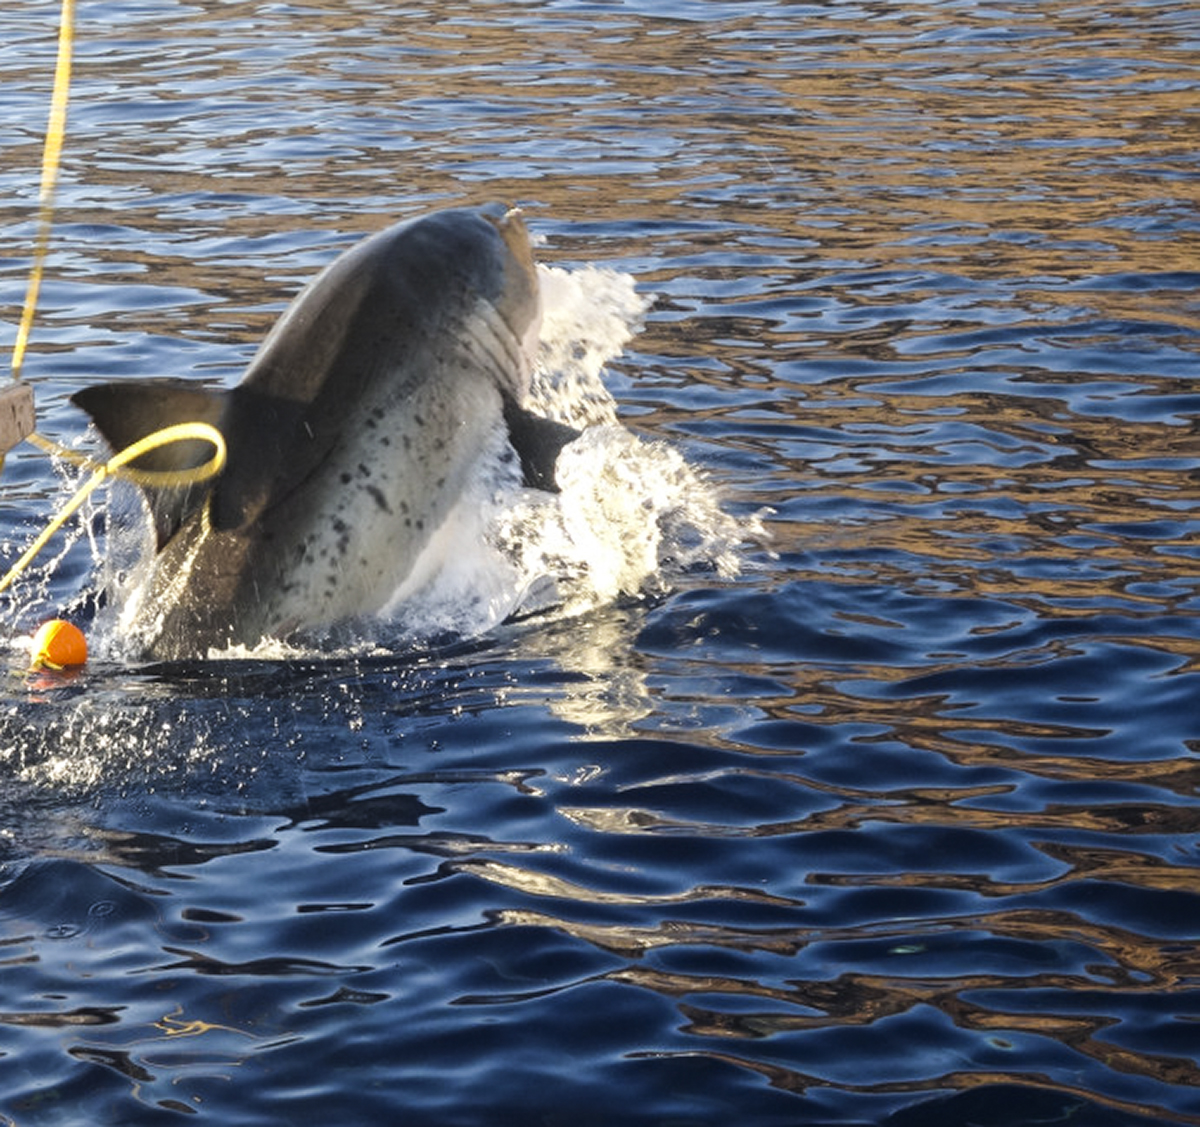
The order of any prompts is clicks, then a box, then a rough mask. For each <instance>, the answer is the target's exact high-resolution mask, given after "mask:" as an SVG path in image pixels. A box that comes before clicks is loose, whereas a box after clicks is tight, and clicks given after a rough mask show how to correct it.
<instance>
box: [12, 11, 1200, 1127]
mask: <svg viewBox="0 0 1200 1127" xmlns="http://www.w3.org/2000/svg"><path fill="white" fill-rule="evenodd" d="M6 11H7V14H6V15H5V16H4V17H2V18H0V22H2V23H3V25H4V27H5V34H4V35H3V36H0V42H2V43H3V47H0V59H2V61H3V67H2V68H0V107H2V108H3V116H2V117H0V123H2V128H0V187H2V189H3V190H2V191H0V200H2V201H3V202H2V203H0V246H2V247H3V252H2V254H3V257H2V258H0V303H2V304H3V306H4V313H3V318H2V319H3V323H4V326H5V327H4V328H3V335H4V343H5V346H6V347H8V345H9V344H10V343H11V339H12V337H13V336H14V335H15V324H16V320H17V317H18V314H19V309H20V304H21V301H22V299H23V297H24V287H25V281H26V277H27V272H28V268H29V262H30V256H31V248H32V241H33V234H34V222H33V221H34V217H35V214H36V190H37V175H38V164H39V160H40V146H41V137H42V131H43V128H44V122H45V110H46V106H47V104H48V97H49V88H50V79H51V75H52V70H53V58H54V35H55V26H56V20H57V14H58V13H57V8H56V7H55V5H53V4H50V3H41V2H33V0H21V3H19V4H17V5H16V6H15V7H12V8H11V11H8V10H6ZM1198 52H1200V20H1198V19H1197V16H1196V14H1195V12H1194V11H1193V9H1192V6H1190V5H1187V4H1184V3H1178V2H1174V0H1162V2H1155V0H1141V2H1139V0H1129V2H1128V3H1124V4H1120V5H1113V4H1101V3H1088V2H1083V3H1063V2H1059V0H1037V2H1036V3H1035V2H1032V0H1007V2H1005V3H1001V4H996V5H985V4H982V3H975V2H972V0H947V2H943V3H926V4H916V5H898V4H888V3H832V2H831V3H815V4H803V5H802V4H791V3H784V2H774V3H772V2H768V0H761V2H760V0H739V2H738V3H736V4H735V3H717V2H715V0H714V2H707V0H690V2H677V3H667V2H654V0H627V2H621V3H590V4H589V3H574V2H567V0H535V2H532V3H530V2H523V3H518V2H515V0H497V2H477V3H465V2H457V0H452V2H449V3H439V4H437V5H432V4H423V3H414V4H410V5H405V6H402V7H400V8H395V7H390V6H387V5H378V4H365V3H358V2H349V3H347V2H339V3H336V4H334V3H315V4H308V5H290V4H269V5H268V4H249V3H241V2H229V3H222V4H219V5H212V4H198V3H192V4H188V3H183V2H178V3H176V2H169V0H161V2H160V0H145V2H144V3H136V4H134V3H122V4H116V3H112V2H109V0H96V2H93V3H83V5H82V7H81V9H80V12H79V46H78V71H77V75H76V80H75V83H74V87H73V102H72V109H71V117H70V127H69V138H68V145H67V151H66V154H65V157H64V167H63V177H64V179H63V184H62V187H61V191H60V197H59V208H58V212H57V216H56V226H55V234H54V246H53V251H52V254H51V259H50V263H49V267H48V277H47V281H46V283H45V288H44V292H43V302H42V306H41V312H40V315H39V319H38V323H37V326H36V327H35V331H34V336H33V342H32V348H31V353H30V355H29V356H28V358H27V360H26V366H25V371H26V375H27V377H28V378H29V380H30V382H31V383H32V384H33V385H34V388H35V393H36V395H37V400H38V410H39V426H40V428H41V430H42V431H43V432H45V433H47V434H51V435H53V436H55V437H57V438H59V439H61V440H63V441H67V442H76V441H78V442H81V443H83V444H85V445H94V442H95V440H94V438H88V437H86V436H85V421H84V419H83V418H82V417H81V415H80V414H79V413H78V412H77V411H75V409H73V408H71V407H70V406H69V405H68V404H67V402H66V399H67V397H68V396H69V395H70V393H71V392H73V391H74V390H76V389H77V388H79V387H81V386H83V385H84V384H86V383H88V382H90V381H93V380H98V379H112V378H115V377H117V376H124V375H129V376H147V375H177V376H178V375H182V376H188V377H194V378H196V379H207V380H211V381H218V382H230V381H232V380H234V379H236V377H237V374H238V372H239V371H240V369H241V367H242V366H243V365H244V363H245V361H246V360H247V358H248V357H249V355H250V354H251V352H252V351H253V349H254V347H255V345H256V343H257V341H258V340H259V339H260V338H261V336H262V334H263V333H264V332H265V331H266V329H267V328H268V327H269V325H270V324H271V323H272V321H273V320H274V318H275V316H276V315H277V314H278V312H279V310H280V309H281V308H282V307H283V305H284V303H285V302H286V301H287V299H288V297H289V296H290V295H291V294H292V293H294V292H295V290H296V289H297V288H298V287H299V285H300V284H302V282H303V281H304V280H306V279H307V278H308V277H309V276H311V274H312V273H313V272H314V271H315V270H316V269H317V268H318V267H319V266H320V265H321V264H323V263H324V262H326V261H328V260H329V258H330V257H331V256H332V255H333V254H334V253H335V252H336V251H337V250H339V249H341V248H343V247H345V246H347V245H349V244H350V243H351V242H352V241H353V240H354V239H355V238H356V237H358V236H359V235H361V234H362V233H365V232H366V231H369V230H375V229H378V228H379V227H381V226H383V225H384V224H385V223H387V222H389V221H391V220H392V219H394V218H398V217H402V216H405V215H411V214H416V213H418V212H420V211H423V210H427V209H430V208H433V207H438V206H444V205H447V204H451V203H455V202H459V201H470V202H477V201H479V200H481V199H485V198H492V197H500V198H505V199H509V200H513V201H516V202H519V203H520V204H521V205H522V206H523V207H524V209H525V211H526V214H527V217H528V220H529V224H530V227H531V228H532V229H533V230H534V231H535V233H537V234H538V235H539V236H540V237H541V239H542V243H541V245H540V246H539V248H538V254H539V257H540V258H541V260H542V261H543V262H546V263H550V264H554V265H558V266H562V267H567V268H571V269H578V268H582V267H583V266H585V265H586V264H589V263H602V264H607V265H611V266H613V267H615V268H617V269H619V270H621V271H623V272H625V273H627V274H630V275H632V276H633V277H634V278H635V279H636V280H637V283H638V286H639V289H640V290H641V291H642V292H643V293H644V294H646V295H648V296H653V299H654V304H653V307H652V308H651V310H650V312H649V313H648V314H647V317H646V323H645V326H644V328H643V330H642V332H641V333H640V335H639V336H637V337H636V339H635V340H634V341H633V342H632V343H631V344H630V345H629V346H628V347H627V348H626V349H625V351H624V353H623V354H622V355H621V356H620V357H619V358H618V359H615V360H614V361H612V362H611V363H610V364H609V365H608V369H607V373H606V382H607V384H608V387H609V388H610V389H611V391H612V392H613V394H614V395H615V396H616V398H617V400H618V402H619V404H620V409H621V415H622V418H623V420H624V422H625V424H626V425H627V426H628V427H629V428H630V429H631V430H633V431H635V432H636V433H637V434H639V435H640V436H642V437H643V438H644V439H647V440H650V441H653V442H660V443H665V444H668V445H669V446H671V447H672V448H674V449H675V450H677V451H680V452H682V453H683V454H685V455H686V457H687V458H688V459H689V461H690V462H691V464H692V465H693V466H694V467H696V468H697V469H698V470H700V471H702V472H703V473H705V474H706V475H707V478H708V480H709V481H710V483H711V485H712V488H715V489H718V490H719V491H720V493H721V496H722V499H723V501H722V503H723V507H724V510H725V512H726V513H727V514H729V515H730V516H731V517H732V518H733V519H734V520H735V521H737V522H739V525H740V527H742V528H743V529H744V530H745V536H744V538H743V542H742V543H741V545H740V546H739V548H738V549H737V556H738V562H739V565H740V570H739V571H738V573H737V574H736V575H722V574H720V572H719V571H716V570H712V569H708V570H706V569H705V568H704V567H703V566H702V565H701V564H694V565H693V566H689V567H686V568H679V567H675V568H672V567H671V565H670V561H664V562H663V565H662V566H663V574H662V576H661V577H660V579H661V581H659V582H654V583H652V584H648V585H647V588H646V590H645V591H641V592H639V591H630V592H626V593H624V594H622V595H618V596H616V597H613V598H610V599H605V600H602V601H600V602H599V603H598V604H597V605H596V606H594V607H593V608H592V609H590V610H588V611H586V612H583V613H580V614H578V615H576V616H575V617H569V618H557V619H555V618H547V619H544V620H538V619H533V620H530V621H526V622H522V623H519V624H512V625H507V626H501V627H498V628H496V629H494V630H490V631H487V632H486V633H484V634H483V635H482V636H478V637H465V638H453V637H442V638H437V639H433V640H431V641H429V643H428V644H422V645H417V644H413V645H411V646H407V647H404V646H396V647H391V648H387V647H385V648H382V649H381V648H379V647H375V646H372V647H364V648H363V650H362V652H361V653H360V652H355V651H354V650H353V649H351V650H349V651H347V650H346V649H345V648H344V647H343V648H339V649H337V650H336V651H333V650H331V652H329V653H322V652H320V651H319V650H318V651H316V652H313V653H309V654H305V655H300V656H292V657H290V658H287V657H277V658H271V657H261V658H249V659H246V660H241V661H236V660H212V661H203V662H194V663H189V664H186V665H171V666H167V665H145V664H138V663H134V662H130V661H127V660H124V659H122V658H120V657H119V656H118V653H117V651H116V650H114V649H112V648H111V647H110V648H109V649H106V648H105V647H104V646H103V645H102V646H100V647H99V649H98V651H97V653H96V656H95V658H94V660H93V661H92V662H91V664H90V665H89V667H88V669H87V670H85V671H84V672H83V673H82V674H81V675H79V676H78V677H76V678H75V679H73V680H64V679H61V678H52V677H45V678H43V677H35V676H29V675H25V674H22V673H20V671H19V669H20V661H19V657H18V653H17V650H16V649H15V647H13V646H10V649H11V652H8V651H6V653H7V656H8V660H9V664H10V667H11V668H12V669H14V670H16V671H17V672H15V673H14V674H12V675H10V676H9V678H8V680H7V682H6V684H5V687H4V691H3V695H2V696H0V859H2V861H3V870H2V872H0V1122H4V1123H8V1124H14V1125H19V1127H43V1125H51V1124H54V1125H59V1124H81V1123H88V1124H114V1125H116V1124H120V1125H125V1124H139V1125H140V1124H147V1125H151V1124H153V1125H158V1124H170V1123H185V1122H206V1123H214V1124H222V1125H229V1124H233V1125H237V1127H251V1125H257V1124H263V1125H272V1127H275V1125H279V1124H292V1123H295V1124H300V1123H317V1122H322V1123H334V1124H345V1125H364V1127H365V1125H370V1127H375V1125H385V1124H386V1125H392V1124H414V1125H421V1127H425V1125H430V1127H433V1125H437V1127H454V1125H460V1124H461V1125H464V1127H466V1125H487V1124H509V1123H512V1124H518V1123H519V1124H546V1125H559V1124H570V1125H571V1127H584V1125H588V1127H590V1125H593V1124H596V1125H600V1124H603V1125H609V1124H622V1125H624V1124H631V1125H635V1127H641V1125H647V1127H648V1125H650V1124H656V1125H668V1124H669V1125H672V1127H681V1125H685V1124H731V1123H753V1124H764V1125H775V1124H779V1125H789V1127H791V1125H797V1124H805V1125H809V1124H887V1125H888V1127H948V1125H954V1127H966V1125H968V1124H971V1125H979V1127H994V1125H1006V1127H1007V1125H1018V1124H1034V1123H1038V1124H1044V1123H1070V1124H1081V1125H1088V1127H1092V1125H1100V1127H1110V1125H1112V1127H1134V1125H1138V1127H1141V1125H1149V1124H1200V944H1198V942H1197V937H1198V935H1200V792H1198V787H1200V678H1198V673H1200V590H1198V588H1200V522H1198V516H1200V512H1198V510H1200V433H1198V428H1197V423H1196V419H1197V415H1198V413H1200V388H1198V386H1197V383H1196V379H1197V374H1198V372H1200V364H1198V359H1197V357H1198V354H1200V301H1198V300H1197V296H1196V289H1197V282H1198V281H1200V257H1198V250H1200V231H1198V224H1197V218H1196V215H1197V212H1196V199H1197V181H1198V179H1200V158H1198V156H1197V153H1198V151H1200V150H1198V148H1197V144H1196V142H1197V138H1198V137H1200V128H1198V127H1200V121H1198V118H1197V104H1198V102H1197V95H1198V90H1200V82H1198V81H1197V74H1196V69H1195V64H1196V59H1197V57H1200V56H1198ZM65 478H70V479H71V480H73V479H74V471H65V470H60V469H56V468H55V467H54V466H53V465H52V464H51V463H50V462H49V461H48V460H47V459H46V458H45V456H44V455H42V454H40V453H39V452H37V451H35V450H32V449H31V448H29V447H23V448H21V449H20V450H19V451H16V452H14V453H13V454H12V455H10V456H9V458H8V460H7V462H6V465H5V467H4V471H3V477H2V478H0V543H2V546H3V552H4V558H5V559H6V560H11V559H13V558H15V556H16V555H17V553H18V552H19V551H20V550H21V549H22V548H23V547H24V546H25V544H27V543H28V542H29V541H30V540H31V539H32V537H33V536H34V535H35V534H36V532H37V531H38V530H39V529H40V528H41V527H42V525H43V523H44V521H45V520H46V519H47V518H48V516H49V515H50V514H51V513H52V512H53V511H54V510H55V509H56V508H57V507H58V506H59V505H60V504H61V503H62V502H63V501H64V500H65V499H66V497H67V495H68V493H69V484H68V482H67V481H66V480H64V479H65ZM115 510H116V504H115V502H108V501H98V502H97V503H96V504H95V505H94V506H93V507H92V508H91V510H90V511H89V512H88V513H87V515H86V518H85V521H84V523H83V524H82V525H79V524H77V525H76V526H75V528H74V530H73V532H72V533H71V534H70V535H69V536H67V537H64V538H62V539H60V540H58V541H56V542H55V544H54V545H53V546H52V547H51V548H50V549H48V552H47V554H46V555H44V556H43V557H42V558H41V559H40V560H39V564H38V567H37V569H36V570H35V571H34V572H33V573H32V574H31V575H30V576H28V577H27V578H26V579H23V580H22V581H21V583H20V584H19V585H18V586H17V587H16V588H14V590H13V592H12V594H11V596H5V597H4V598H5V600H6V601H5V602H4V604H3V607H0V614H2V616H3V621H4V625H5V628H6V629H8V630H10V631H13V632H15V633H18V634H19V633H21V632H23V631H28V630H29V629H31V628H32V626H33V625H34V624H35V623H36V622H37V620H38V619H39V618H40V617H45V616H46V615H47V614H50V613H55V612H57V611H59V610H61V609H63V608H66V607H73V608H79V609H82V613H83V615H84V617H85V620H86V621H87V623H88V625H89V629H97V630H100V629H102V626H103V614H104V612H103V611H102V612H101V613H100V617H99V618H96V619H92V618H91V615H92V613H93V611H92V609H91V608H92V604H93V603H94V596H95V595H96V592H97V589H98V584H99V579H98V576H99V575H100V574H101V572H102V569H103V564H102V562H98V561H103V559H104V558H105V553H106V551H107V550H108V544H107V534H108V533H109V532H110V525H111V524H112V522H113V521H114V520H115ZM764 510H765V512H764ZM755 514H760V516H761V519H762V521H763V524H764V526H765V529H766V534H765V535H760V534H759V533H758V531H757V530H756V526H755V523H754V518H755ZM189 1117H190V1118H189Z"/></svg>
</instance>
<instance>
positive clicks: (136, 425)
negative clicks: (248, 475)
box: [71, 379, 229, 550]
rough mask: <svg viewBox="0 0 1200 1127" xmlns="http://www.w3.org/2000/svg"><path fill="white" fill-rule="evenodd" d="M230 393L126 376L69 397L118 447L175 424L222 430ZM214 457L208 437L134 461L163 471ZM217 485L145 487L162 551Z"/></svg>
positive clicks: (134, 465)
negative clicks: (206, 424) (192, 424)
mask: <svg viewBox="0 0 1200 1127" xmlns="http://www.w3.org/2000/svg"><path fill="white" fill-rule="evenodd" d="M228 394H229V393H227V392H222V391H206V390H204V389H202V388H198V387H196V385H195V384H194V383H190V382H188V381H184V380H162V379H158V380H124V381H120V382H117V383H105V384H96V385H94V386H92V387H87V388H84V389H83V390H82V391H77V392H76V393H75V394H74V395H73V396H71V402H72V403H74V404H75V405H76V406H77V407H81V408H82V409H83V410H84V411H86V412H87V413H88V414H89V415H90V416H91V418H92V422H94V423H95V425H96V429H97V430H99V431H100V433H101V434H102V435H103V436H104V438H105V440H106V441H107V442H108V444H109V445H110V446H111V447H112V448H113V449H114V450H124V449H125V448H126V447H128V446H131V445H132V444H133V443H135V442H137V441H139V440H140V439H143V438H145V437H146V436H147V435H151V434H153V433H154V432H155V431H158V430H162V429H163V428H164V427H168V426H172V425H174V424H176V423H189V422H200V423H208V424H209V425H210V426H213V427H216V428H217V429H218V430H221V431H222V433H224V428H223V427H222V421H223V419H224V416H225V412H226V404H227V400H228ZM211 456H212V447H211V446H210V445H209V444H208V443H207V442H204V441H203V440H201V439H188V440H184V441H182V442H174V443H171V445H169V446H161V447H159V448H158V449H156V450H151V451H149V452H148V453H146V454H143V455H142V456H141V457H140V458H137V459H135V460H134V461H133V462H131V463H130V466H131V467H132V468H133V469H135V470H154V471H159V472H161V471H164V470H165V471H179V470H191V469H196V468H197V467H199V466H202V465H204V463H205V462H207V461H208V460H209V458H210V457H211ZM213 484H214V482H213V480H212V479H210V480H208V481H205V482H201V483H199V484H197V485H185V486H169V487H164V488H159V487H152V486H147V485H143V486H142V493H143V495H144V496H145V498H146V502H147V504H148V505H149V507H150V513H151V516H152V517H153V518H154V533H155V537H156V540H157V544H158V548H159V549H160V550H161V549H162V547H163V546H164V545H165V544H166V543H167V541H168V540H170V539H171V537H172V536H174V535H175V533H176V532H177V531H178V530H179V528H180V526H181V525H182V524H183V522H184V521H186V520H187V518H188V517H189V516H191V514H192V513H193V512H195V511H196V509H198V508H199V507H200V506H201V505H202V504H203V503H204V501H205V500H206V498H207V497H208V495H209V493H210V492H211V491H212V488H213Z"/></svg>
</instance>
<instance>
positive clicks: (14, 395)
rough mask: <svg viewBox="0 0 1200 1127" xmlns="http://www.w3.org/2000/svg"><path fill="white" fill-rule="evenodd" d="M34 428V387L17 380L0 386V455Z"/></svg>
mask: <svg viewBox="0 0 1200 1127" xmlns="http://www.w3.org/2000/svg"><path fill="white" fill-rule="evenodd" d="M32 430H33V388H31V387H30V386H29V384H27V383H16V382H15V381H14V382H12V383H9V384H6V385H5V386H4V387H0V457H3V455H4V454H5V453H7V452H8V451H9V450H11V449H12V448H13V447H14V446H16V444H17V443H18V442H20V441H21V440H22V439H23V438H25V437H26V435H28V434H29V433H30V432H32Z"/></svg>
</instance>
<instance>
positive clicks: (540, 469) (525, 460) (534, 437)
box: [504, 396, 581, 493]
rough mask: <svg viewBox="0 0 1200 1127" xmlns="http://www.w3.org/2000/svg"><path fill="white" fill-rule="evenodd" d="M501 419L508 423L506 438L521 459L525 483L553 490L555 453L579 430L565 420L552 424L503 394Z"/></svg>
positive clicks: (554, 489) (536, 487)
mask: <svg viewBox="0 0 1200 1127" xmlns="http://www.w3.org/2000/svg"><path fill="white" fill-rule="evenodd" d="M504 421H505V422H506V423H507V424H508V437H509V441H510V442H512V445H513V449H514V450H515V451H516V452H517V455H518V457H520V459H521V472H522V473H523V474H524V475H525V484H526V485H528V486H530V487H531V488H533V489H544V490H545V491H546V492H547V493H557V492H558V482H557V481H556V480H555V478H554V471H555V467H556V464H557V462H558V455H559V453H560V452H561V450H562V448H563V447H564V446H566V444H567V443H568V442H573V441H574V440H575V439H576V438H578V437H579V435H580V433H581V432H580V431H577V430H576V429H575V428H574V427H569V426H567V425H566V423H556V422H554V421H553V420H552V419H547V418H544V417H543V416H541V415H535V414H534V413H533V412H532V411H527V410H526V409H525V408H524V407H521V406H519V405H518V404H517V403H516V402H514V401H513V400H511V399H509V398H508V397H507V396H505V399H504Z"/></svg>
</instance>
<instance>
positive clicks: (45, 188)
mask: <svg viewBox="0 0 1200 1127" xmlns="http://www.w3.org/2000/svg"><path fill="white" fill-rule="evenodd" d="M74 23H75V0H62V19H61V21H60V25H59V30H58V65H57V66H56V68H55V71H54V93H53V94H52V95H51V98H50V121H49V123H48V124H47V126H46V145H45V149H44V150H43V153H42V190H41V195H40V196H39V211H38V235H37V248H36V250H35V252H34V257H33V271H32V273H31V274H30V276H29V289H28V290H27V291H26V293H25V308H24V309H23V310H22V311H21V324H20V326H19V327H18V328H17V340H16V343H15V344H14V345H13V355H12V374H13V379H17V380H19V379H20V378H21V365H22V364H23V363H24V360H25V346H26V345H27V344H28V343H29V330H30V328H31V327H32V326H33V313H34V310H35V309H36V308H37V301H38V293H39V292H40V291H41V287H42V267H43V266H44V264H45V261H46V251H47V249H48V248H49V245H50V221H51V218H52V216H53V212H54V187H55V185H56V184H57V183H58V163H59V159H60V157H61V156H62V146H63V134H64V133H65V132H66V127H67V99H68V95H69V93H70V89H71V47H72V43H73V41H74Z"/></svg>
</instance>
